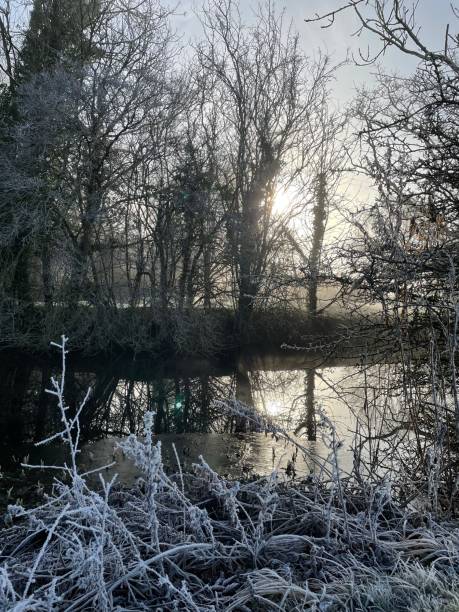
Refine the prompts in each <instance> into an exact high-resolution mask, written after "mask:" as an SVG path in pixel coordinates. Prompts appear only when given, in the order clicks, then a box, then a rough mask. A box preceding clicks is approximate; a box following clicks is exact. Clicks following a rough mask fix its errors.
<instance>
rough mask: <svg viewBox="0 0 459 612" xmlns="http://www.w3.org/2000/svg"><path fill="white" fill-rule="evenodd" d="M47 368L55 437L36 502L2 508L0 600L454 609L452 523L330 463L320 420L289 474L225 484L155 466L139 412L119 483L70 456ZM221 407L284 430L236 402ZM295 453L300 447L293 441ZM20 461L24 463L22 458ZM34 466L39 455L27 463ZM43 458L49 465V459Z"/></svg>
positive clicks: (133, 606) (69, 435) (57, 387)
mask: <svg viewBox="0 0 459 612" xmlns="http://www.w3.org/2000/svg"><path fill="white" fill-rule="evenodd" d="M58 347H59V349H60V350H61V352H62V370H63V371H62V377H61V378H60V379H59V380H55V379H53V380H52V388H51V390H50V392H51V393H52V394H54V395H55V397H56V400H57V402H58V404H59V407H60V411H61V416H62V430H61V432H59V433H57V434H56V435H55V436H53V438H50V439H48V440H45V441H43V443H46V442H49V441H50V440H51V439H54V438H55V437H59V438H61V439H62V441H63V443H65V444H67V445H68V447H69V451H70V453H69V456H70V461H69V463H68V464H66V465H64V466H62V467H61V468H59V471H57V472H56V474H57V476H59V477H60V476H61V474H62V473H63V474H64V477H63V478H62V477H60V478H58V477H56V478H55V484H54V489H53V491H52V493H51V494H49V495H47V496H46V497H45V500H44V503H43V504H42V505H41V506H39V507H37V508H34V509H31V510H27V509H26V508H24V507H22V506H10V507H9V509H8V514H7V522H8V526H7V527H5V529H4V530H3V533H2V538H1V544H0V555H1V556H0V563H1V566H0V608H1V609H2V610H14V611H16V612H19V611H28V610H34V611H42V610H43V611H44V610H47V611H48V610H66V611H77V610H119V611H121V610H163V611H166V610H167V611H169V610H171V611H173V610H174V611H175V610H184V611H189V610H191V611H211V610H215V611H219V610H221V611H231V610H235V611H236V610H241V611H249V610H260V611H261V610H306V609H307V610H317V611H319V610H320V611H325V610H326V611H340V610H353V611H358V610H372V611H386V610H387V611H391V612H393V611H395V610H400V611H403V610H406V611H410V612H417V611H419V612H421V611H426V610H432V611H433V610H435V611H437V610H444V611H450V612H453V611H454V610H458V609H459V577H458V576H459V574H458V570H459V526H458V524H457V523H455V522H453V521H452V520H451V521H447V520H445V519H443V520H440V519H437V520H436V519H435V518H434V517H433V516H432V515H430V514H427V513H426V514H423V513H421V512H416V511H414V510H413V509H411V510H410V509H409V508H402V507H401V506H400V505H399V504H398V503H397V501H396V500H395V499H394V497H393V495H392V490H391V486H390V483H388V482H383V483H380V484H379V485H376V484H372V483H370V482H357V481H354V480H353V479H352V478H343V477H342V476H341V475H340V471H339V466H338V463H337V454H336V446H337V441H336V439H335V434H334V430H333V424H332V423H330V422H329V421H327V419H326V417H325V415H322V421H323V422H322V427H323V428H324V429H325V430H327V431H328V432H329V437H328V439H329V446H330V459H329V461H328V462H326V463H325V464H324V465H323V466H322V469H321V470H320V471H319V474H320V476H317V477H310V478H309V479H307V480H303V481H300V482H298V481H297V482H285V481H281V480H280V479H279V478H278V476H277V474H276V472H273V473H272V474H271V475H270V476H269V477H266V478H262V479H257V480H251V481H245V482H233V481H227V480H225V479H224V478H221V477H220V476H219V475H218V474H217V473H216V472H215V471H213V470H212V469H211V467H210V466H209V465H208V464H207V463H206V462H205V460H204V459H201V461H200V463H199V464H197V465H195V466H194V472H193V473H186V474H185V473H183V472H182V470H181V467H180V462H179V461H178V457H177V466H178V467H177V473H176V474H175V475H169V474H166V472H165V469H164V466H163V462H162V455H161V444H160V442H155V440H154V436H153V435H152V424H153V415H152V413H150V412H148V413H146V415H145V419H144V428H145V431H144V436H143V438H142V439H140V438H138V437H136V436H130V437H129V438H127V439H126V440H124V441H123V442H122V443H120V449H121V451H122V452H123V453H124V454H125V455H126V456H128V457H130V458H131V459H132V460H133V461H134V462H135V464H136V466H137V467H138V468H139V470H140V471H141V472H142V474H143V478H142V479H141V480H139V482H138V483H137V485H136V486H135V487H134V488H132V489H126V488H123V487H122V486H120V485H119V484H117V482H116V479H113V480H111V481H109V482H107V481H105V480H104V478H103V476H102V474H103V467H102V468H101V471H99V479H100V487H99V488H98V490H94V487H92V486H91V487H90V486H89V484H88V480H89V477H90V476H91V478H92V477H93V476H94V474H90V473H81V472H80V471H79V468H78V453H79V448H78V443H79V415H80V414H81V412H82V411H83V410H84V407H85V402H86V399H87V397H86V398H85V399H84V400H83V401H82V403H81V405H80V406H79V408H78V410H77V411H76V413H75V414H73V415H70V414H69V409H68V408H67V406H66V403H65V399H64V380H65V352H66V339H65V338H63V339H62V343H61V344H59V345H58ZM221 408H222V410H223V409H225V410H230V411H235V412H237V413H238V415H239V417H240V418H241V417H242V416H245V417H246V418H251V419H253V420H256V421H257V424H258V425H259V427H263V428H265V429H266V430H267V431H269V432H271V433H272V434H274V435H279V436H288V433H287V432H283V431H281V430H279V429H277V428H275V426H274V425H273V424H272V423H268V422H266V421H263V420H262V419H261V418H259V417H256V415H253V414H252V413H250V411H248V410H245V409H244V408H243V407H241V406H240V405H237V404H234V403H231V402H228V403H224V404H222V405H221ZM297 450H298V452H303V451H304V452H306V451H305V449H302V447H300V446H297ZM29 467H31V468H33V467H34V466H29ZM35 467H40V468H41V467H42V466H35ZM53 469H56V468H53Z"/></svg>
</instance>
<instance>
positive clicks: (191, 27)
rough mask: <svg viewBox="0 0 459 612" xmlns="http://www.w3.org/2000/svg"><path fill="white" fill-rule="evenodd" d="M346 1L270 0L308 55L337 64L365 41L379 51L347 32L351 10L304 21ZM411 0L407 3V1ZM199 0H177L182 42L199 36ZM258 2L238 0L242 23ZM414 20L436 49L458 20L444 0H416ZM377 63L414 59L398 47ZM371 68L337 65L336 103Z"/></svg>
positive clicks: (396, 65) (392, 66)
mask: <svg viewBox="0 0 459 612" xmlns="http://www.w3.org/2000/svg"><path fill="white" fill-rule="evenodd" d="M345 1H346V0H277V1H276V0H275V4H276V5H277V6H278V8H279V10H282V9H285V13H286V17H287V18H288V19H291V20H292V21H293V24H294V27H295V28H296V29H297V30H298V32H299V34H300V40H301V44H302V46H303V48H304V50H305V51H306V52H307V53H308V54H310V55H312V54H314V52H316V51H317V50H318V49H322V50H323V51H326V52H327V53H328V54H330V55H331V56H332V58H333V59H334V61H335V62H336V63H339V62H341V61H343V60H344V59H345V58H346V55H347V53H348V51H349V52H350V53H351V54H352V53H354V54H355V55H356V56H358V50H359V47H361V48H362V49H367V46H368V45H370V47H371V49H372V50H375V51H376V50H378V49H379V48H380V46H379V45H378V41H377V40H376V39H375V37H373V36H369V35H364V36H362V37H360V38H358V37H356V36H354V37H353V36H352V34H353V33H354V32H355V31H356V30H357V28H358V21H357V18H356V17H355V15H354V14H353V13H352V11H350V10H348V11H345V12H342V13H340V15H339V16H338V17H337V19H336V20H335V24H334V25H333V26H332V27H331V28H327V29H322V28H321V25H320V24H318V23H309V24H308V23H305V21H304V20H305V19H306V18H307V17H308V16H311V17H312V16H313V15H314V14H315V13H326V12H328V11H331V10H333V9H334V8H338V7H339V6H341V5H342V4H343V3H345ZM409 4H410V2H407V5H409ZM202 5H203V0H182V1H181V2H180V4H179V8H178V11H179V12H180V13H183V14H182V15H180V16H177V17H176V20H175V21H176V27H177V30H178V32H179V33H181V34H182V35H183V37H184V41H186V40H188V39H190V38H191V39H192V38H195V37H196V38H199V32H200V24H199V20H198V19H197V18H196V16H195V15H194V14H193V9H194V10H199V8H200V7H201V6H202ZM254 6H255V7H256V6H257V2H256V1H255V2H253V1H252V0H240V7H241V14H242V16H243V18H244V19H247V22H249V21H250V17H251V15H252V14H253V7H254ZM416 14H417V15H418V25H419V26H420V27H421V33H420V34H421V37H422V38H423V40H425V41H426V42H427V43H428V44H429V45H430V46H432V47H434V48H436V49H441V48H442V47H443V45H444V35H445V28H446V24H447V23H448V22H449V23H450V24H451V25H452V32H454V31H455V28H454V24H455V22H456V21H457V20H456V18H455V17H454V16H453V13H452V10H451V6H450V2H449V0H418V8H417V12H416ZM380 63H381V64H382V65H383V67H384V69H385V70H386V71H391V72H393V71H398V72H403V73H409V72H412V71H413V69H414V67H415V65H416V64H415V61H414V60H413V59H412V58H409V57H407V56H404V55H403V54H401V53H400V52H398V51H395V50H394V51H391V52H388V53H387V54H386V56H385V57H383V58H381V60H380ZM374 72H375V67H374V66H372V67H356V66H355V65H348V66H345V67H342V68H341V69H340V71H339V74H338V79H337V82H336V84H335V88H334V93H335V96H334V97H335V98H336V99H337V101H338V102H341V101H342V102H344V101H346V100H349V98H350V97H352V94H353V91H354V89H355V86H358V85H362V84H365V83H366V84H368V83H371V80H372V73H374Z"/></svg>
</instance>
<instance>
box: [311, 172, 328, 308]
mask: <svg viewBox="0 0 459 612" xmlns="http://www.w3.org/2000/svg"><path fill="white" fill-rule="evenodd" d="M317 183H318V184H317V198H316V204H315V206H314V211H313V225H312V246H311V254H310V256H309V270H308V272H309V277H308V314H309V315H310V316H315V315H316V314H317V289H318V284H319V283H318V276H319V269H320V258H321V255H322V245H323V241H324V235H325V225H326V220H327V210H326V202H327V193H326V192H327V185H326V176H325V173H323V172H321V173H320V174H319V176H318V178H317Z"/></svg>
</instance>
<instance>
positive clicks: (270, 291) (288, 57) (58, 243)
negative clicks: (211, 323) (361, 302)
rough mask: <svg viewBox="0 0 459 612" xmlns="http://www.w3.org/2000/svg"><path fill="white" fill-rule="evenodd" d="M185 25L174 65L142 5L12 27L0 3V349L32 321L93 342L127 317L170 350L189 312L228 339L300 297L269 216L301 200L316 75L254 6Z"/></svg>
mask: <svg viewBox="0 0 459 612" xmlns="http://www.w3.org/2000/svg"><path fill="white" fill-rule="evenodd" d="M201 22H202V31H203V34H202V40H201V41H200V42H198V43H197V44H196V45H195V46H194V47H193V48H191V47H187V48H186V49H184V48H183V46H182V45H183V42H182V41H181V40H180V39H179V38H178V37H177V36H176V35H175V33H174V32H173V29H172V23H173V16H172V15H171V14H170V13H169V12H168V11H167V10H166V9H164V8H163V7H162V6H161V5H160V4H159V2H157V1H156V0H141V1H140V2H130V1H128V2H125V1H122V2H121V1H118V0H89V1H85V0H76V1H74V0H72V1H70V0H69V1H67V0H64V1H61V0H34V1H33V2H31V3H30V12H29V13H28V23H27V24H26V25H24V26H23V27H20V28H16V27H15V26H14V6H13V3H10V2H6V3H4V5H3V8H2V9H1V11H0V24H1V25H0V36H1V43H2V53H1V68H2V71H3V80H2V83H1V116H0V172H1V176H2V181H1V185H0V198H1V205H0V216H1V228H2V229H1V233H0V249H1V265H0V293H1V301H2V321H3V329H4V330H6V331H5V333H7V332H8V330H11V329H12V320H13V319H14V320H16V321H22V322H24V321H29V320H31V319H33V317H34V316H35V317H36V316H37V315H36V312H35V314H33V313H32V314H31V309H32V310H34V311H36V310H37V309H40V308H41V307H42V306H43V305H44V306H45V307H46V308H45V309H44V310H45V319H46V322H47V323H46V325H47V332H48V333H49V334H51V335H52V333H55V332H56V331H57V330H56V327H59V326H63V325H64V324H65V325H70V327H71V328H72V329H73V328H77V329H78V328H79V329H80V330H84V331H82V334H83V335H85V334H87V333H89V328H91V330H92V331H91V333H92V334H94V333H96V332H97V335H98V337H99V342H101V343H103V338H105V337H110V336H111V335H113V334H114V333H115V330H114V328H113V325H112V323H113V321H114V320H115V319H116V317H117V316H118V313H119V312H120V311H123V312H124V311H126V310H135V309H137V310H138V309H140V308H142V309H143V310H144V311H145V317H146V318H148V317H150V318H149V320H153V321H154V330H153V331H152V332H151V333H153V335H158V337H167V336H170V334H171V333H172V332H171V330H173V333H174V334H175V335H176V339H177V343H178V344H180V342H184V341H185V338H188V337H189V332H190V329H192V328H193V325H195V322H194V318H195V317H196V312H198V311H199V312H200V314H202V313H204V314H205V313H210V312H213V311H216V310H219V309H228V310H230V311H232V312H234V313H235V324H234V325H235V328H236V329H237V330H238V333H239V334H244V330H245V329H246V328H247V326H248V325H249V322H250V319H251V316H252V312H253V311H254V309H257V308H258V307H259V305H260V304H264V305H266V304H268V305H269V304H271V305H273V304H275V303H276V300H278V301H279V300H281V299H282V300H283V299H284V298H285V291H289V290H290V289H289V288H291V287H292V286H295V285H297V286H301V285H304V279H303V281H302V280H301V276H302V275H301V274H298V269H299V265H298V263H299V261H300V260H299V255H298V249H297V246H298V243H299V242H301V238H298V237H297V238H296V239H295V237H292V235H291V232H286V228H287V225H288V223H287V221H288V219H287V218H286V217H287V215H285V214H284V215H279V214H274V213H273V204H274V202H275V196H276V193H277V192H279V190H282V189H286V188H288V186H289V185H291V184H292V183H293V182H295V181H296V182H297V183H298V182H300V183H301V184H302V185H304V189H303V191H302V193H301V195H300V197H299V199H298V203H297V210H298V211H299V210H304V208H305V207H306V206H308V205H309V204H310V203H311V202H313V201H314V197H315V190H314V181H315V178H314V173H315V172H316V169H317V167H318V166H317V164H318V158H319V156H320V150H321V149H320V147H321V144H322V145H323V140H324V138H326V134H325V132H324V130H323V129H322V125H321V121H322V118H323V112H324V108H325V105H326V104H327V94H328V85H329V81H330V78H331V77H332V74H333V68H332V67H331V65H330V63H329V60H328V58H326V57H319V58H318V59H317V60H314V61H312V60H310V59H309V58H307V57H306V56H305V55H304V53H303V52H302V51H301V49H300V47H299V44H298V36H297V35H296V33H295V32H294V31H293V29H292V28H291V26H289V25H288V24H286V23H284V19H283V16H282V15H281V14H278V13H277V12H276V11H275V9H274V5H273V3H271V2H267V3H266V4H265V5H263V6H262V7H261V8H260V9H259V13H258V14H257V15H256V16H255V17H254V19H253V23H250V24H244V23H243V22H242V20H241V17H240V15H239V9H238V6H237V4H236V2H234V1H233V0H225V1H224V2H213V1H211V2H209V3H208V4H207V5H206V7H205V8H203V10H202V13H201ZM311 177H312V178H311ZM305 249H306V251H307V250H308V246H307V244H306V246H305ZM316 250H317V249H316ZM313 258H314V260H316V259H317V256H316V255H314V256H313ZM314 266H316V263H315V264H314ZM292 279H293V280H292ZM292 295H293V296H294V292H293V294H292ZM85 309H86V314H84V311H85ZM146 311H149V312H150V315H148V314H147V313H146ZM88 312H91V315H90V318H91V325H89V323H88V317H89V315H88ZM124 316H125V318H124V319H123V321H124V322H125V323H126V320H127V318H128V317H127V315H125V314H124ZM133 321H134V318H133V317H131V319H129V326H131V327H132V328H130V335H131V336H132V337H135V336H136V334H137V336H139V337H140V335H145V330H147V331H148V328H145V325H144V323H145V322H143V323H142V325H140V324H139V323H138V321H137V319H136V323H134V322H133ZM200 324H201V325H204V327H205V324H203V323H202V320H200ZM129 326H128V327H129ZM53 328H54V329H53ZM94 330H96V332H95V331H94ZM139 341H140V340H139Z"/></svg>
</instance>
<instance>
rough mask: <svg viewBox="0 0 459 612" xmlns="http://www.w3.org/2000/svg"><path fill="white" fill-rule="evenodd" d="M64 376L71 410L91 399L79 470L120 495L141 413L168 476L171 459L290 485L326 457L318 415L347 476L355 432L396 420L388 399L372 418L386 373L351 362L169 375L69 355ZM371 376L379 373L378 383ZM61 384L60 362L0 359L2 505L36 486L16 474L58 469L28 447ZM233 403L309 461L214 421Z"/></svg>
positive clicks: (160, 367) (162, 367)
mask: <svg viewBox="0 0 459 612" xmlns="http://www.w3.org/2000/svg"><path fill="white" fill-rule="evenodd" d="M373 361H374V360H373ZM67 365H68V367H67V374H66V400H67V403H68V405H69V409H70V411H74V410H75V409H76V407H77V406H78V404H79V402H80V401H81V399H82V398H83V397H84V395H85V393H86V390H87V388H88V387H90V388H91V395H90V398H89V400H88V402H87V405H86V406H85V409H84V411H83V413H82V417H81V420H80V424H81V441H82V451H81V455H80V464H81V466H82V469H84V470H91V469H94V468H95V467H98V466H100V465H105V464H108V463H112V462H113V461H115V462H116V465H115V466H114V467H112V468H109V469H107V470H105V472H106V476H107V477H110V476H111V475H112V474H113V473H114V472H116V473H118V474H119V478H120V480H121V482H123V483H126V484H130V483H132V482H133V481H134V480H135V479H136V478H137V477H138V473H137V470H136V469H135V468H134V467H133V465H132V464H130V463H129V462H128V461H127V460H126V459H125V458H124V457H123V456H122V454H121V453H120V452H119V451H118V450H117V449H116V442H117V441H118V440H119V439H120V438H121V437H123V436H126V435H128V434H129V433H136V434H139V433H141V432H142V424H143V415H144V414H145V412H146V411H147V410H151V411H153V412H154V413H155V418H154V427H155V433H156V434H157V437H158V439H160V440H161V441H162V447H163V456H164V458H165V463H166V466H168V467H169V468H170V469H175V468H176V462H177V459H176V451H177V454H178V457H179V460H180V463H181V464H182V467H183V468H184V469H189V468H190V467H191V466H192V464H193V463H194V462H196V461H198V459H199V456H200V455H202V456H204V458H205V460H206V461H207V463H209V465H210V466H211V467H212V468H213V469H215V470H216V471H218V472H219V473H220V474H222V475H227V476H228V477H230V478H243V477H248V476H253V475H265V474H269V473H270V472H271V471H272V470H273V469H274V468H277V469H278V470H279V472H280V473H281V474H283V475H285V476H287V477H290V478H292V477H299V476H305V475H308V474H312V473H314V472H316V471H317V470H318V469H319V467H318V466H319V465H320V461H318V460H317V459H319V460H320V459H325V458H327V457H328V456H329V454H330V448H329V444H328V442H327V437H326V436H324V431H323V428H321V427H320V426H319V427H318V424H317V423H318V421H320V419H319V418H318V415H319V413H320V414H322V411H323V413H324V414H325V415H326V416H327V417H328V418H329V419H330V420H331V421H332V422H333V423H334V426H335V428H336V433H337V438H338V439H339V441H340V442H339V449H338V453H337V454H338V460H339V467H340V469H341V470H343V472H344V473H347V472H349V471H350V470H351V469H352V466H353V461H354V453H353V451H352V449H351V446H352V441H353V439H354V436H355V434H356V431H357V429H359V431H361V429H362V424H363V425H364V426H365V428H366V430H367V431H370V432H373V433H374V432H377V431H381V427H384V428H386V429H387V428H389V427H390V422H393V421H394V419H396V413H397V410H398V407H397V402H396V396H394V397H392V399H391V405H390V406H389V407H388V406H387V405H386V408H385V409H386V413H385V414H386V417H387V418H385V419H384V424H383V425H382V424H381V419H380V412H379V411H378V414H377V415H376V413H375V411H374V406H375V398H376V397H377V393H380V392H381V377H382V376H383V378H384V381H385V384H386V383H387V382H388V380H389V379H388V376H389V369H388V367H389V366H387V365H386V364H381V363H379V364H378V365H375V364H374V363H371V362H370V360H369V359H366V360H365V359H362V357H361V356H355V355H354V356H349V355H348V356H346V357H344V356H341V357H337V356H335V357H330V356H329V355H324V354H320V353H314V354H312V353H310V352H303V351H283V352H280V353H279V354H277V355H251V356H249V355H246V356H244V357H243V358H238V359H235V360H234V361H232V362H231V363H222V362H212V361H207V360H191V359H190V360H185V361H183V360H182V361H181V362H177V363H175V364H168V363H165V362H160V361H155V360H130V361H126V360H124V359H114V360H113V361H110V360H105V361H104V362H101V361H100V360H96V359H93V360H90V361H89V360H81V359H80V360H75V359H72V356H70V357H69V358H68V364H67ZM381 368H386V371H385V372H384V374H383V375H382V373H381V372H382V370H381ZM59 373H60V370H59V365H58V361H54V362H51V361H48V360H33V359H31V358H24V357H21V356H18V355H8V356H2V357H1V358H0V427H1V432H2V433H1V443H0V465H1V471H2V473H3V474H4V475H7V476H8V477H7V478H4V479H3V481H2V484H3V486H2V490H3V496H5V495H7V497H8V499H10V500H11V499H13V501H14V500H15V499H16V498H17V497H19V498H24V497H28V496H30V495H31V491H32V490H34V488H37V487H38V488H40V486H41V484H37V483H38V482H40V483H42V482H43V479H45V476H44V472H42V471H41V470H39V471H38V472H36V471H33V472H32V471H30V470H26V471H23V469H22V468H21V466H20V463H21V462H22V461H24V459H26V460H27V462H30V463H33V464H39V463H40V462H43V463H45V464H46V465H62V462H63V461H65V453H66V449H65V447H64V446H63V445H62V443H59V442H53V443H50V444H47V445H45V446H40V447H35V446H34V443H35V442H37V441H39V440H41V439H43V438H46V437H48V436H50V435H52V434H53V433H55V432H56V431H59V428H60V426H61V423H60V414H59V411H58V408H57V405H56V399H55V398H54V397H53V396H51V395H49V394H48V393H47V392H46V389H49V388H50V377H51V376H56V375H59ZM371 381H373V383H374V384H373V383H372V382H371ZM363 383H365V384H363ZM370 392H371V393H372V406H373V408H372V410H370V409H369V402H368V394H369V393H370ZM232 398H235V399H237V400H239V401H240V402H242V403H244V404H246V405H248V406H252V407H253V408H254V409H255V410H256V411H257V412H258V413H260V414H261V415H264V416H266V417H269V418H271V419H274V420H275V422H276V423H278V424H279V426H281V427H282V428H284V429H285V430H287V431H288V432H289V433H290V434H291V436H292V439H293V440H294V441H297V442H298V443H299V444H301V445H302V446H303V447H304V448H305V449H306V450H307V452H308V453H309V455H308V457H309V458H305V456H303V454H302V453H300V454H298V453H296V452H295V450H296V448H295V445H294V444H287V443H286V442H285V441H282V440H281V439H276V438H275V437H273V436H272V435H269V434H268V435H267V434H265V433H260V432H257V431H254V430H253V428H252V427H251V426H250V423H247V421H246V420H244V419H241V418H238V417H235V416H234V415H232V414H229V413H228V412H226V411H224V410H222V407H221V405H220V404H219V403H218V400H231V399H232ZM384 402H385V404H387V396H386V395H384ZM376 403H377V402H376ZM388 411H389V412H390V419H389V418H388V417H389V412H388ZM174 447H175V450H174ZM10 489H11V490H10Z"/></svg>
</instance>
